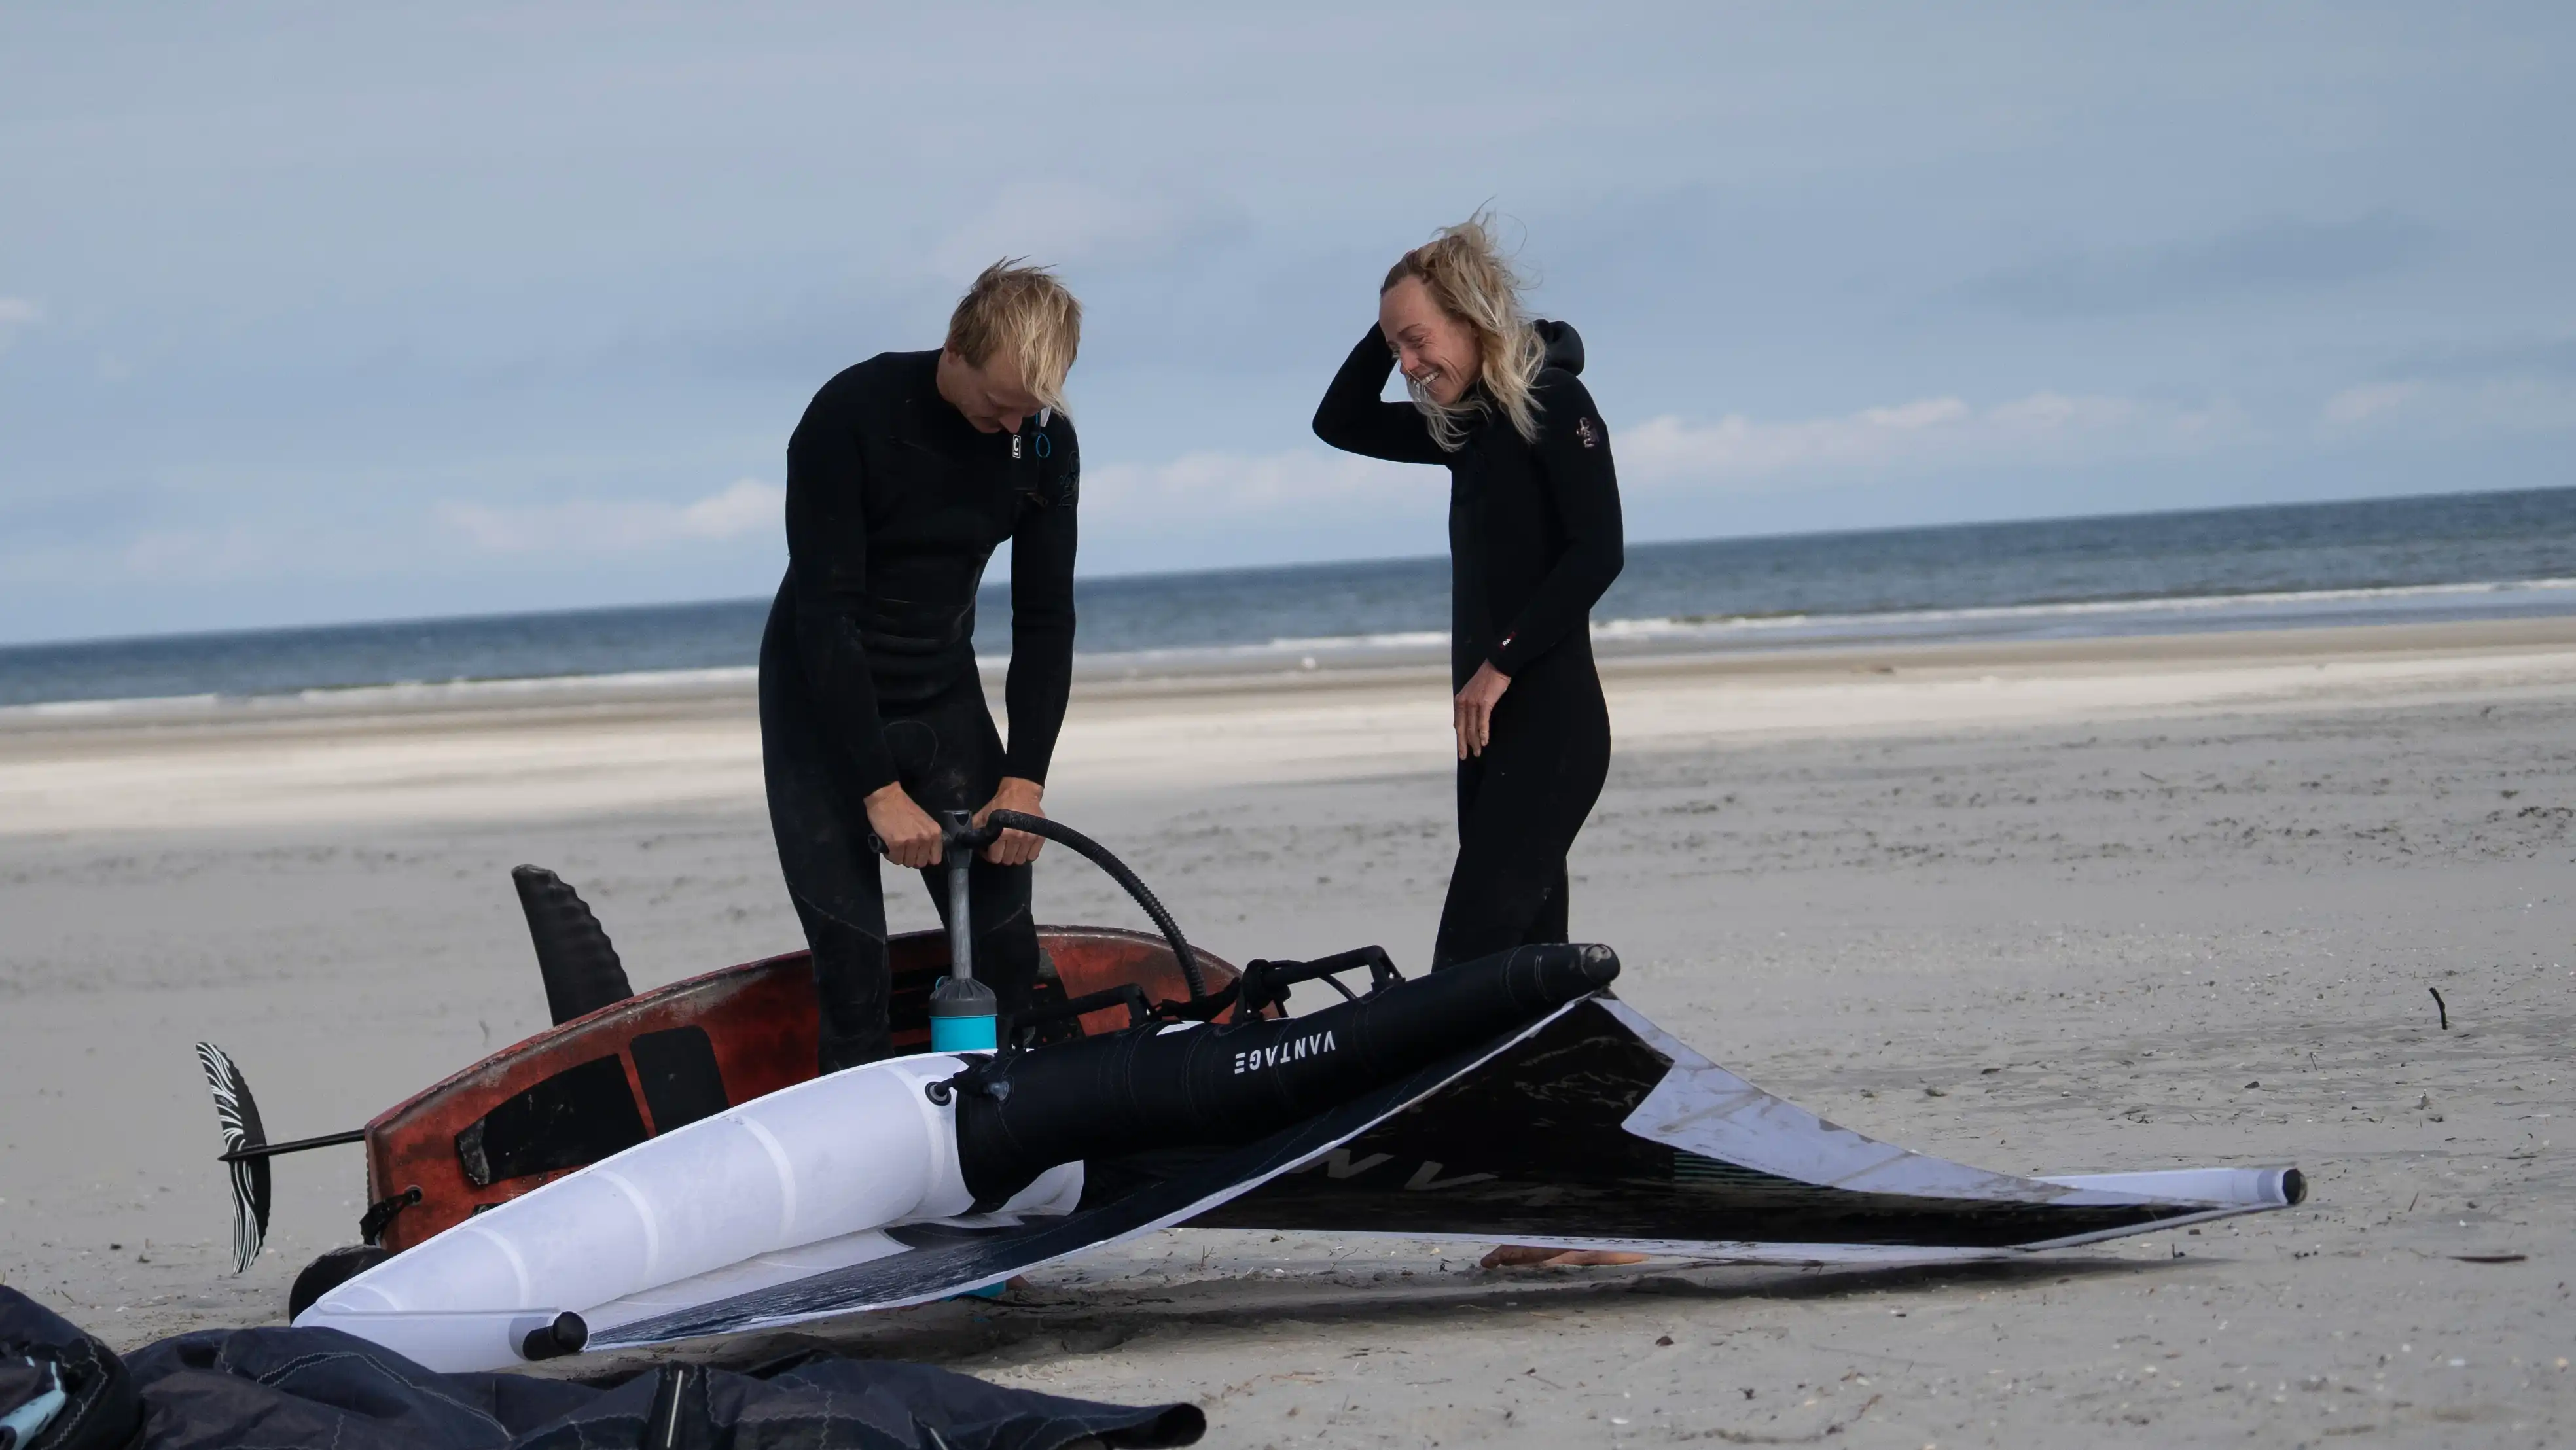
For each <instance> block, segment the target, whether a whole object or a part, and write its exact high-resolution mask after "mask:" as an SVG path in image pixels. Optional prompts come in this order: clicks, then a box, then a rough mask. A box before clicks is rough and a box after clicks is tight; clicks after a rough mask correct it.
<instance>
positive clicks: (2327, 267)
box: [1968, 211, 2441, 317]
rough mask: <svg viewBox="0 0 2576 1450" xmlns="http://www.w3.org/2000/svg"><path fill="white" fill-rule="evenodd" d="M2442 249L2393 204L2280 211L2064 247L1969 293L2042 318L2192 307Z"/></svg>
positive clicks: (2426, 228)
mask: <svg viewBox="0 0 2576 1450" xmlns="http://www.w3.org/2000/svg"><path fill="white" fill-rule="evenodd" d="M2440 250H2441V234H2440V233H2438V232H2437V231H2435V230H2434V229H2433V228H2432V227H2431V226H2430V225H2428V224H2426V223H2424V222H2421V221H2418V220H2416V219H2414V218H2412V217H2407V216H2401V215H2399V214H2397V213H2395V212H2389V211H2379V212H2372V213H2370V214H2368V215H2366V216H2360V217H2355V218H2353V219H2352V220H2350V221H2343V222H2314V221H2298V220H2276V221H2265V222H2256V223H2253V224H2250V225H2247V226H2240V227H2236V228H2234V229H2232V230H2229V231H2225V232H2220V233H2218V234H2217V235H2214V236H2208V237H2202V238H2198V239H2196V240H2191V241H2182V242H2170V243H2166V244H2164V245H2161V246H2153V247H2133V248H2121V249H2116V250H2108V251H2089V252H2062V253H2059V254H2057V255H2055V256H2050V257H2043V258H2040V259H2039V260H2036V261H2033V262H2028V263H2025V264H2023V265H2021V266H2018V267H2013V268H2008V269H2006V270H2003V271H2000V272H1995V273H1991V274H1989V275H1987V276H1986V277H1984V278H1981V279H1980V280H1978V281H1976V282H1974V283H1972V284H1970V286H1969V289H1968V290H1969V292H1970V293H1971V295H1973V296H1976V297H1979V298H1981V299H1983V300H1985V301H1987V302H1990V303H1994V304H1996V305H1998V306H2001V307H2004V308H2006V309H2008V310H2010V311H2014V312H2020V313H2025V314H2028V315H2032V316H2041V317H2062V316H2078V315H2094V314H2101V313H2111V312H2137V311H2146V310H2149V309H2153V308H2159V307H2176V306H2192V305H2195V304H2200V303H2207V302H2216V301H2224V300H2227V299H2230V298H2236V297H2243V296H2247V295H2251V294H2259V293H2266V292H2287V291H2304V290H2312V289H2316V288H2322V287H2328V286H2332V285H2334V284H2337V283H2344V282H2356V281H2362V280H2366V279H2369V278H2373V277H2381V276H2386V275H2389V274H2391V273H2395V272H2402V271H2405V270H2406V269H2408V268H2410V267H2413V266H2416V265H2417V264H2419V263H2422V262H2425V261H2428V260H2430V259H2431V258H2432V257H2433V256H2434V255H2435V254H2437V253H2438V252H2439V251H2440Z"/></svg>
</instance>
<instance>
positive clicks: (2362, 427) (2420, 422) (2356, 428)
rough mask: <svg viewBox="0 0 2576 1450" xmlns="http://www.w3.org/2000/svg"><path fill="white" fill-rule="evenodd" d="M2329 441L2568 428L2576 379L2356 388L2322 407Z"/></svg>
mask: <svg viewBox="0 0 2576 1450" xmlns="http://www.w3.org/2000/svg"><path fill="white" fill-rule="evenodd" d="M2318 420H2319V422H2320V423H2321V424H2322V426H2323V428H2324V430H2325V431H2326V432H2327V433H2328V434H2329V435H2335V434H2344V435H2357V434H2387V433H2405V434H2410V435H2429V436H2435V437H2445V438H2461V437H2474V436H2492V435H2495V434H2509V433H2552V432H2558V431H2561V430H2564V429H2570V428H2576V377H2568V376H2563V375H2553V374H2547V373H2534V374H2529V375H2524V376H2519V377H2515V376H2507V377H2491V378H2474V377H2473V378H2466V379H2462V378H2450V377H2438V376H2437V377H2421V378H2401V379H2398V380H2396V381H2394V382H2379V383H2363V384H2360V385H2358V386H2355V387H2349V388H2346V389H2344V390H2343V391H2341V392H2339V393H2336V394H2335V395H2334V396H2332V397H2330V398H2328V399H2326V401H2325V406H2324V407H2322V408H2320V409H2319V410H2318Z"/></svg>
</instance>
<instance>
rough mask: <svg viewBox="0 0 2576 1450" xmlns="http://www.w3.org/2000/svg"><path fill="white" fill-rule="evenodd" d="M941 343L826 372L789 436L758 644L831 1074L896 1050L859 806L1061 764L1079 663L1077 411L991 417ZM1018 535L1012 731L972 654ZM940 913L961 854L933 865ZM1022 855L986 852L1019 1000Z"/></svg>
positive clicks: (988, 974)
mask: <svg viewBox="0 0 2576 1450" xmlns="http://www.w3.org/2000/svg"><path fill="white" fill-rule="evenodd" d="M938 364H939V354H938V353H936V352H889V353H880V354H878V355H877V356H875V357H873V358H870V359H869V360H867V361H866V362H863V363H861V364H859V365H858V366H856V367H854V368H851V369H849V370H848V371H846V372H843V373H842V374H841V375H840V376H838V377H835V378H833V379H832V380H831V381H830V382H828V383H825V384H824V385H823V390H822V391H821V392H819V393H816V394H815V395H814V401H813V403H812V404H811V405H810V406H808V407H807V408H806V410H805V417H804V420H803V421H802V422H799V423H798V424H797V425H796V432H795V435H794V436H793V437H791V438H790V439H789V440H788V443H787V578H786V581H785V582H784V583H782V584H780V585H779V588H778V600H777V603H775V604H774V605H772V606H771V608H770V611H769V628H768V631H767V633H766V634H765V635H763V637H762V639H761V644H760V741H761V759H762V765H763V768H764V773H765V774H766V776H767V778H768V785H769V823H770V828H771V830H772V831H773V832H774V833H775V834H776V836H777V838H778V860H779V864H780V865H781V866H782V867H783V868H785V871H786V876H787V891H788V895H789V896H790V897H792V898H793V899H794V901H795V903H796V914H797V916H798V917H799V918H800V919H802V920H803V922H804V924H805V940H806V942H807V944H808V945H810V946H811V947H812V948H813V950H814V985H815V988H816V990H817V992H818V994H819V995H820V997H821V999H822V1045H821V1054H820V1055H821V1066H822V1068H823V1070H824V1071H826V1072H829V1071H833V1070H835V1069H837V1068H842V1067H848V1066H852V1065H854V1064H857V1063H862V1062H869V1061H873V1060H875V1059H877V1058H880V1057H884V1056H886V1055H888V1053H890V1052H891V1051H892V1044H891V1043H890V1041H889V1040H888V1035H887V1025H886V1004H887V996H888V988H889V981H890V978H889V974H888V969H887V962H886V944H885V941H886V919H885V896H884V890H883V885H882V883H881V882H880V881H879V880H878V877H877V856H876V854H875V853H874V852H873V851H871V850H870V849H869V848H868V836H869V830H868V818H867V808H866V805H865V804H864V802H865V800H866V798H867V796H868V795H869V794H870V793H871V792H873V791H875V790H877V789H878V788H880V787H882V786H885V785H888V784H891V783H894V782H896V781H900V782H902V784H903V788H904V790H905V792H906V793H907V794H909V795H910V796H911V797H912V799H913V801H914V802H915V803H916V804H918V805H919V806H920V807H921V808H922V809H923V810H925V811H928V812H930V813H931V814H932V815H934V816H936V815H938V814H939V813H940V812H941V811H943V810H976V809H980V808H981V807H982V806H983V805H984V803H985V802H986V801H988V800H990V799H992V796H993V792H994V790H995V789H996V788H997V787H998V786H999V785H1000V783H1001V780H1002V777H1004V776H1018V777H1021V778H1023V779H1027V780H1033V781H1039V782H1044V781H1045V779H1046V772H1047V761H1048V758H1049V757H1050V756H1052V755H1053V754H1054V752H1055V740H1056V732H1057V730H1058V729H1059V728H1060V727H1061V726H1062V725H1063V723H1064V706H1065V696H1066V693H1067V691H1068V689H1069V688H1070V685H1071V682H1072V678H1073V554H1074V541H1075V528H1074V505H1075V502H1076V498H1077V495H1078V493H1079V487H1080V477H1081V455H1080V454H1079V452H1078V451H1077V449H1076V445H1075V440H1074V433H1073V424H1072V423H1071V422H1070V421H1069V420H1067V419H1065V418H1063V417H1061V416H1059V417H1056V418H1053V419H1052V420H1050V421H1049V422H1047V423H1045V424H1043V425H1041V424H1040V423H1039V422H1038V421H1037V420H1036V419H1034V418H1032V419H1029V420H1027V421H1026V422H1024V423H1023V424H1022V425H1021V427H1020V430H1019V431H1018V432H1017V433H978V432H977V431H975V429H974V427H973V426H972V425H971V424H969V423H968V422H967V421H966V418H965V415H963V414H961V413H959V412H958V411H957V409H956V408H955V407H953V406H951V405H950V404H949V403H948V402H947V400H945V399H943V398H941V397H940V396H939V391H938V387H937V383H936V378H937V374H938ZM1005 539H1008V540H1010V541H1011V670H1010V679H1009V682H1008V684H1007V685H1006V686H1005V687H1004V700H1005V703H1006V704H1007V706H1008V708H1009V710H1010V716H1011V741H1010V745H1009V747H1008V748H1007V749H1006V748H1005V747H1004V746H1003V744H1002V739H1001V735H1000V732H999V731H997V730H996V729H995V728H994V724H993V716H992V712H991V710H990V709H988V708H987V707H986V705H985V703H984V687H983V681H982V680H981V679H980V678H979V677H978V675H977V673H976V669H975V591H976V588H977V586H978V585H979V584H981V583H982V581H983V577H984V565H985V562H986V561H987V560H988V559H990V558H991V557H992V553H993V549H994V546H996V545H998V544H1000V543H1001V542H1002V541H1003V540H1005ZM922 875H923V879H924V880H925V882H927V884H928V885H929V887H930V897H931V900H932V901H933V902H934V903H935V904H936V905H937V906H938V908H939V910H940V914H941V917H942V919H943V920H944V919H945V917H946V915H947V910H948V891H947V878H946V870H945V868H944V867H942V868H939V869H937V870H933V871H925V872H923V873H922ZM1029 877H1030V869H1029V868H1028V867H1026V866H995V865H993V864H991V863H990V862H987V861H983V860H981V859H978V860H977V861H976V862H975V864H974V867H973V873H972V876H971V878H970V885H971V888H972V893H973V899H974V912H973V916H974V930H975V975H976V976H977V978H978V979H979V980H982V981H983V982H985V983H986V984H987V985H989V986H990V987H992V989H993V992H994V995H995V996H996V997H997V998H998V999H999V1005H1000V1008H1001V1010H1002V1012H1003V1013H1004V1014H1009V1013H1011V1012H1014V1011H1017V1010H1019V1008H1020V1007H1021V1006H1023V1005H1024V1004H1025V1003H1026V1001H1027V999H1028V992H1029V987H1030V985H1031V983H1033V982H1034V981H1035V980H1036V978H1037V970H1038V939H1037V926H1036V923H1035V921H1034V920H1033V919H1032V918H1031V917H1030V915H1029Z"/></svg>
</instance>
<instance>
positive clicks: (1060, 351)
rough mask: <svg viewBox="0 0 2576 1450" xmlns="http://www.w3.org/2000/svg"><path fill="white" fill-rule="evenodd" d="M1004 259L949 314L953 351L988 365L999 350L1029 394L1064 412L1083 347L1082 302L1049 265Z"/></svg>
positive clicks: (976, 365) (972, 364)
mask: <svg viewBox="0 0 2576 1450" xmlns="http://www.w3.org/2000/svg"><path fill="white" fill-rule="evenodd" d="M1027 260H1028V259H1027V258H1025V257H1004V258H1003V259H1002V260H1000V261H998V262H995V263H994V264H993V265H991V266H989V267H987V268H985V269H984V271H983V273H982V275H980V276H978V277H977V278H976V279H975V285H973V286H971V287H969V288H967V289H966V295H965V296H963V297H961V298H959V299H957V310H956V311H955V312H953V313H950V314H949V317H948V350H949V351H950V352H953V353H955V354H957V355H958V356H959V357H961V358H964V359H965V360H966V365H967V366H968V367H970V368H980V367H982V366H983V365H984V364H985V362H986V360H988V359H990V358H991V357H992V356H993V353H994V352H995V351H996V350H997V349H999V350H1004V351H1007V352H1008V353H1009V354H1010V355H1011V358H1012V360H1013V361H1015V362H1017V363H1018V364H1019V365H1020V381H1021V383H1022V384H1023V385H1024V386H1026V387H1027V388H1028V390H1029V395H1030V396H1031V397H1034V398H1036V399H1037V400H1038V401H1039V402H1040V403H1042V404H1044V405H1045V406H1047V407H1049V408H1052V409H1054V410H1055V411H1057V412H1059V413H1062V412H1066V411H1068V410H1067V409H1066V408H1065V406H1064V379H1065V375H1066V374H1067V373H1070V372H1072V371H1073V355H1074V353H1075V352H1077V351H1079V350H1080V349H1081V347H1082V304H1081V303H1079V302H1076V301H1074V300H1073V294H1072V293H1071V292H1069V291H1067V290H1065V285H1064V284H1063V283H1062V282H1059V281H1057V280H1056V278H1055V274H1054V273H1053V272H1050V271H1048V270H1047V269H1046V268H1044V267H1030V266H1024V265H1022V264H1023V263H1024V262H1026V261H1027Z"/></svg>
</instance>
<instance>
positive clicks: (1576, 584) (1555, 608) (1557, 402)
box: [1487, 373, 1624, 675]
mask: <svg viewBox="0 0 2576 1450" xmlns="http://www.w3.org/2000/svg"><path fill="white" fill-rule="evenodd" d="M1539 402H1540V404H1541V407H1542V411H1541V413H1540V414H1539V437H1538V442H1537V444H1536V445H1535V448H1536V451H1537V453H1538V471H1539V479H1540V482H1541V485H1542V486H1543V487H1544V488H1546V490H1547V495H1548V502H1549V504H1550V505H1551V506H1552V507H1553V508H1554V509H1555V511H1556V516H1557V519H1558V521H1559V522H1560V523H1561V524H1562V525H1563V526H1564V529H1565V537H1566V545H1565V552H1564V553H1563V554H1561V555H1559V556H1557V560H1556V564H1555V566H1554V567H1552V568H1550V569H1549V570H1548V571H1547V577H1546V578H1544V579H1542V580H1540V581H1539V585H1538V588H1537V589H1536V590H1535V591H1533V592H1532V593H1531V594H1530V599H1529V603H1527V604H1526V605H1523V606H1522V607H1521V612H1520V613H1519V615H1518V616H1516V617H1515V618H1514V619H1513V620H1512V622H1511V624H1510V626H1509V627H1508V628H1506V629H1505V630H1504V631H1503V635H1502V639H1501V640H1500V641H1499V642H1498V643H1497V644H1495V646H1494V651H1493V653H1492V654H1491V655H1489V656H1487V658H1488V659H1489V660H1491V661H1492V662H1493V666H1494V668H1495V669H1498V670H1500V671H1502V672H1503V673H1504V674H1506V675H1517V674H1519V673H1520V672H1521V671H1522V669H1524V668H1525V667H1527V666H1528V664H1529V663H1530V661H1532V660H1535V659H1537V658H1538V657H1539V656H1540V655H1543V654H1545V653H1547V652H1548V651H1549V650H1551V649H1553V648H1555V647H1556V645H1557V644H1558V642H1559V641H1561V640H1563V639H1564V638H1565V636H1566V635H1567V634H1568V633H1569V632H1571V631H1573V630H1578V629H1584V628H1587V627H1588V624H1589V617H1590V615H1591V613H1592V606H1593V605H1594V604H1596V603H1598V602H1599V601H1600V598H1601V595H1602V593H1603V591H1605V590H1607V589H1608V588H1609V587H1610V581H1611V580H1613V579H1616V578H1618V577H1619V566H1620V564H1621V563H1622V562H1623V557H1624V555H1623V544H1622V537H1621V533H1622V531H1621V527H1620V522H1619V474H1618V470H1617V469H1616V468H1615V467H1613V466H1612V464H1611V462H1610V430H1609V429H1607V428H1605V427H1603V426H1602V424H1601V414H1600V411H1599V410H1598V409H1596V408H1594V407H1593V406H1592V393H1591V390H1590V389H1587V388H1586V387H1584V386H1583V384H1582V382H1581V381H1580V380H1579V379H1577V378H1576V377H1575V376H1574V375H1573V374H1571V373H1550V374H1548V375H1547V376H1546V377H1544V378H1543V379H1541V382H1540V392H1539Z"/></svg>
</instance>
